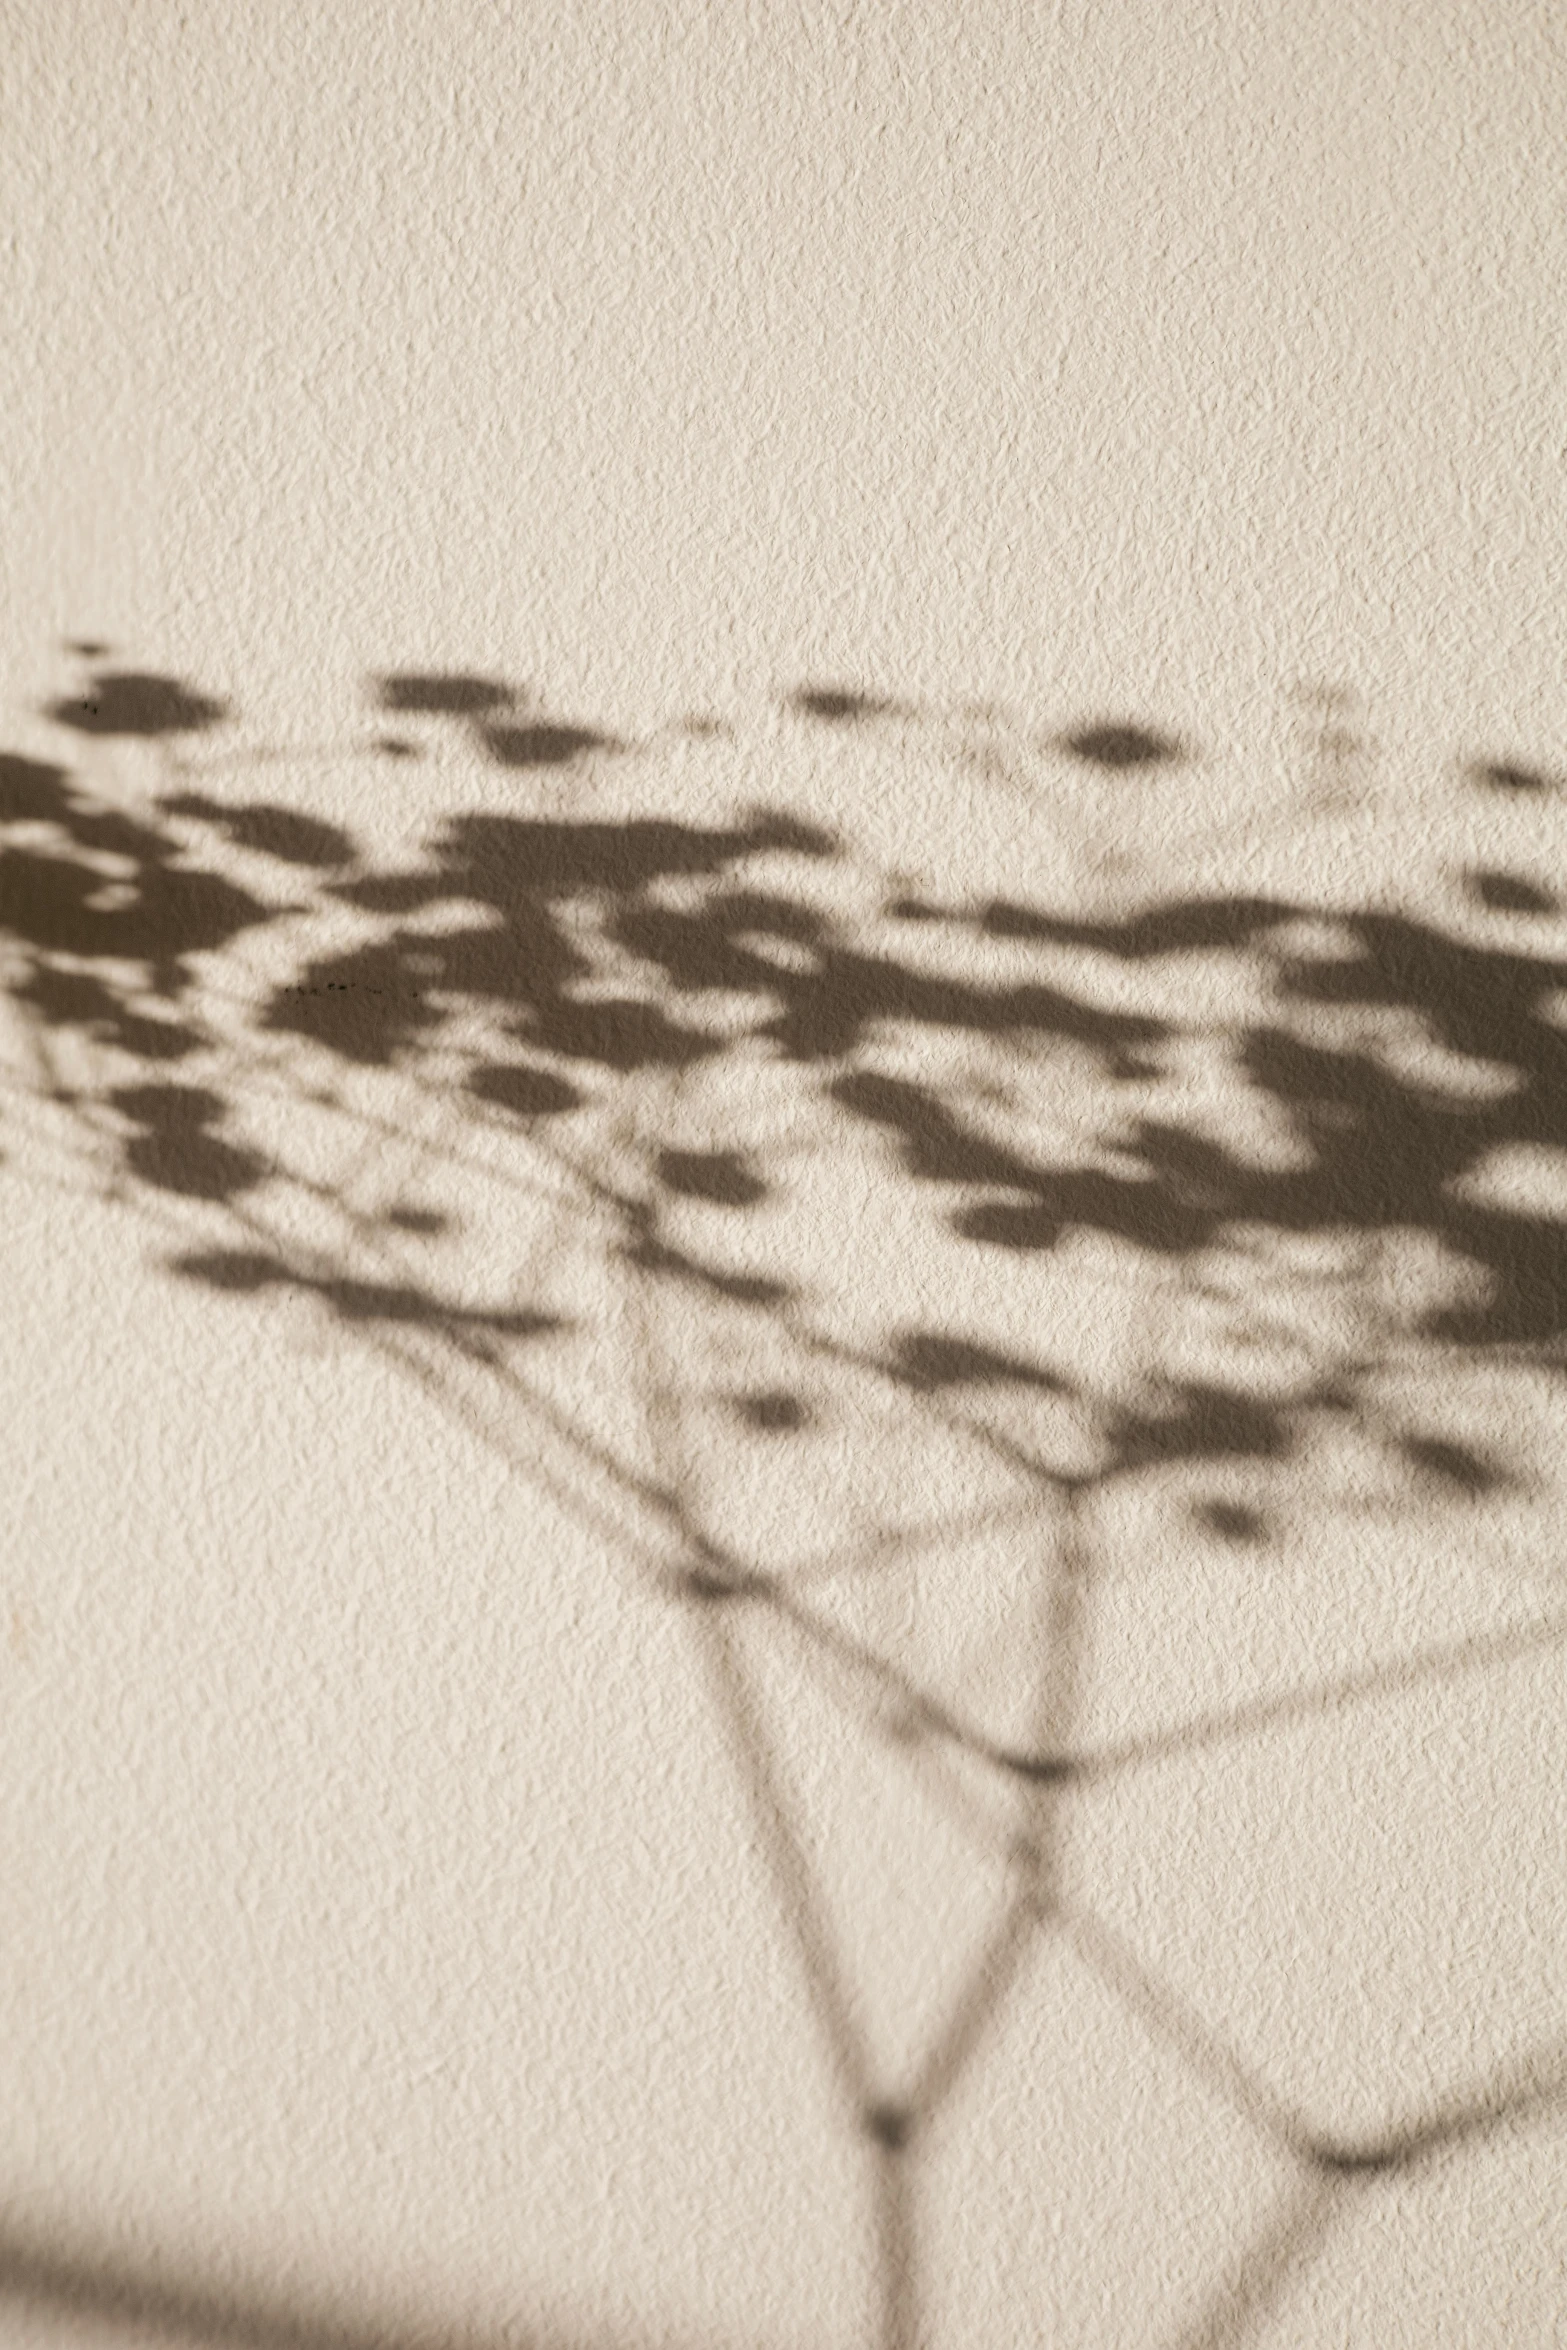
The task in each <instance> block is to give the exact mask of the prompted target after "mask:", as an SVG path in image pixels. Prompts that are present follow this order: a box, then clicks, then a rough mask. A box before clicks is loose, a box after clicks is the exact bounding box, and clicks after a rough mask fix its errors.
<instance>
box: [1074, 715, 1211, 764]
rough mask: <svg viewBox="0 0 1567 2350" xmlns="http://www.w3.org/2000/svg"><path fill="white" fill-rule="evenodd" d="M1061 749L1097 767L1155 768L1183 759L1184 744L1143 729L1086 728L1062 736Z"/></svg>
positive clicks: (1103, 726)
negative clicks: (1161, 763)
mask: <svg viewBox="0 0 1567 2350" xmlns="http://www.w3.org/2000/svg"><path fill="white" fill-rule="evenodd" d="M1059 745H1060V748H1061V749H1062V750H1067V751H1070V752H1071V753H1072V754H1073V756H1074V757H1075V758H1078V759H1087V760H1089V761H1091V762H1092V764H1093V765H1094V766H1095V767H1154V766H1157V765H1158V764H1159V763H1160V762H1161V761H1164V760H1170V759H1178V758H1179V757H1180V756H1181V746H1180V744H1179V743H1178V742H1175V741H1174V740H1172V738H1171V737H1170V736H1169V735H1165V734H1151V733H1150V732H1149V731H1148V729H1147V728H1146V727H1142V726H1115V725H1100V726H1085V727H1082V728H1080V729H1079V730H1078V732H1077V733H1076V734H1064V735H1062V736H1060V737H1059Z"/></svg>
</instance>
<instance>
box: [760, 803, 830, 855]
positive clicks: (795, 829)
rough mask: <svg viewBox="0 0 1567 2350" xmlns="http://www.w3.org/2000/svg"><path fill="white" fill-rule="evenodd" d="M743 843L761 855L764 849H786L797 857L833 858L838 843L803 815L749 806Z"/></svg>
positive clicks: (785, 810) (781, 809)
mask: <svg viewBox="0 0 1567 2350" xmlns="http://www.w3.org/2000/svg"><path fill="white" fill-rule="evenodd" d="M744 837H745V846H746V847H747V848H748V849H749V850H751V851H752V852H753V854H758V855H759V854H760V853H761V852H762V851H763V850H765V849H786V850H788V851H790V852H791V853H792V854H793V855H795V856H797V857H835V856H836V855H837V854H838V843H837V841H836V840H835V838H834V837H833V835H832V834H831V833H830V832H824V831H823V830H822V827H821V826H820V825H819V824H808V823H807V822H806V821H805V819H804V817H801V816H791V815H790V813H789V812H788V810H787V809H786V808H751V809H749V810H747V819H746V832H745V836H744Z"/></svg>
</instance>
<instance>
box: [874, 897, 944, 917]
mask: <svg viewBox="0 0 1567 2350" xmlns="http://www.w3.org/2000/svg"><path fill="white" fill-rule="evenodd" d="M886 912H887V914H888V916H889V917H890V919H891V920H892V921H894V922H939V921H940V920H941V908H940V907H939V906H928V905H927V904H926V903H925V900H924V899H923V898H892V899H890V900H889V901H888V904H887V907H886Z"/></svg>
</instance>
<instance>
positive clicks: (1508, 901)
mask: <svg viewBox="0 0 1567 2350" xmlns="http://www.w3.org/2000/svg"><path fill="white" fill-rule="evenodd" d="M1465 878H1466V879H1467V881H1468V884H1469V888H1470V890H1471V892H1472V894H1473V895H1474V896H1475V897H1477V898H1478V899H1479V900H1480V903H1481V905H1482V906H1489V907H1490V908H1491V911H1492V912H1493V913H1495V914H1554V913H1555V912H1556V911H1557V906H1558V901H1557V900H1556V899H1555V898H1553V897H1552V896H1551V894H1550V892H1549V890H1544V889H1541V888H1539V886H1538V885H1537V884H1536V883H1535V882H1532V881H1525V880H1523V878H1522V877H1521V876H1520V875H1519V874H1516V873H1498V872H1495V871H1493V870H1491V869H1489V868H1487V869H1486V870H1485V871H1482V872H1477V873H1470V874H1468V875H1466V876H1465Z"/></svg>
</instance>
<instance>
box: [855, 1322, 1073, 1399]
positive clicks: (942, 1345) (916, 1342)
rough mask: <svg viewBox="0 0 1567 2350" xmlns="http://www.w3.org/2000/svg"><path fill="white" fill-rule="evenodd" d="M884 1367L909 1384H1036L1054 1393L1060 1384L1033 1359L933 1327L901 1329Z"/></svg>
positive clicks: (953, 1385) (1006, 1385)
mask: <svg viewBox="0 0 1567 2350" xmlns="http://www.w3.org/2000/svg"><path fill="white" fill-rule="evenodd" d="M888 1369H889V1370H890V1371H891V1372H892V1374H893V1376H894V1378H898V1379H903V1380H906V1381H907V1382H908V1384H909V1385H910V1386H911V1387H928V1388H939V1387H1008V1386H1010V1387H1039V1388H1043V1389H1044V1390H1045V1391H1046V1392H1047V1393H1049V1394H1055V1393H1058V1392H1059V1391H1060V1389H1061V1384H1062V1383H1061V1381H1060V1380H1059V1379H1057V1378H1056V1377H1055V1376H1054V1374H1053V1373H1051V1372H1049V1371H1042V1370H1041V1369H1040V1368H1039V1366H1038V1365H1037V1364H1036V1363H1028V1362H1024V1361H1023V1360H1022V1359H1021V1357H1019V1356H1016V1355H1008V1354H1000V1353H998V1352H997V1351H996V1350H995V1349H994V1348H993V1347H988V1346H976V1345H975V1344H974V1342H973V1340H972V1339H967V1338H953V1337H949V1336H947V1335H946V1334H945V1333H943V1332H939V1331H934V1330H906V1331H904V1332H902V1333H901V1334H900V1336H899V1337H898V1339H897V1341H896V1343H895V1345H894V1347H893V1349H892V1353H891V1357H890V1360H889V1362H888Z"/></svg>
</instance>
